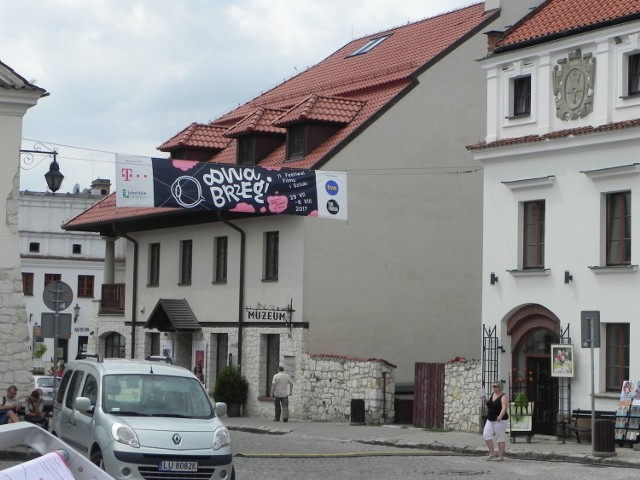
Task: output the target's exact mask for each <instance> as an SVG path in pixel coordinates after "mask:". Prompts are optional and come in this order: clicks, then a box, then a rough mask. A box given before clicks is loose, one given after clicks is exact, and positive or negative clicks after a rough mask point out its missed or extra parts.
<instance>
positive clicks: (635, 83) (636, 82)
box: [627, 53, 640, 95]
mask: <svg viewBox="0 0 640 480" xmlns="http://www.w3.org/2000/svg"><path fill="white" fill-rule="evenodd" d="M628 62H629V64H628V72H627V95H640V53H636V54H633V55H629V56H628Z"/></svg>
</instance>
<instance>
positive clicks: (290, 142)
mask: <svg viewBox="0 0 640 480" xmlns="http://www.w3.org/2000/svg"><path fill="white" fill-rule="evenodd" d="M305 139H306V127H305V125H295V126H291V127H290V128H289V129H288V130H287V160H298V159H300V158H302V157H304V154H305V148H304V146H305Z"/></svg>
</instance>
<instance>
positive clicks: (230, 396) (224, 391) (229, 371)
mask: <svg viewBox="0 0 640 480" xmlns="http://www.w3.org/2000/svg"><path fill="white" fill-rule="evenodd" d="M248 392H249V382H247V379H246V378H244V377H243V376H242V375H241V374H240V370H238V369H237V368H236V367H225V368H223V369H222V371H221V372H220V374H219V375H218V378H217V379H216V385H215V388H214V390H213V399H214V400H215V401H216V402H224V403H226V404H227V413H228V415H229V416H230V417H233V416H240V406H241V405H243V404H244V402H245V401H246V400H247V393H248Z"/></svg>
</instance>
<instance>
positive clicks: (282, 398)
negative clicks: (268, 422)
mask: <svg viewBox="0 0 640 480" xmlns="http://www.w3.org/2000/svg"><path fill="white" fill-rule="evenodd" d="M292 393H293V382H292V381H291V377H290V376H289V375H287V374H286V373H284V367H282V366H280V367H278V373H276V374H275V375H274V376H273V380H272V381H271V397H272V398H273V403H274V404H275V407H276V418H275V419H274V421H275V422H279V421H280V413H282V421H283V422H287V421H288V420H289V395H291V394H292Z"/></svg>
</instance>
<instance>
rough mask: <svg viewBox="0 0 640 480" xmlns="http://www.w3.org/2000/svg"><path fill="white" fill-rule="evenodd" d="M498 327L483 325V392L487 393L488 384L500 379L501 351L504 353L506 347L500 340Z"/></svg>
mask: <svg viewBox="0 0 640 480" xmlns="http://www.w3.org/2000/svg"><path fill="white" fill-rule="evenodd" d="M497 331H498V327H497V326H496V325H494V326H493V327H490V328H488V327H487V326H486V325H482V392H483V393H484V394H485V395H486V394H487V393H489V392H488V391H487V389H488V386H489V385H491V384H492V383H493V382H497V381H498V380H500V379H499V378H498V377H499V367H500V359H499V355H500V353H504V348H502V346H501V345H500V343H499V341H498V333H497Z"/></svg>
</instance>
